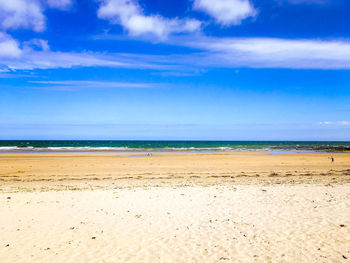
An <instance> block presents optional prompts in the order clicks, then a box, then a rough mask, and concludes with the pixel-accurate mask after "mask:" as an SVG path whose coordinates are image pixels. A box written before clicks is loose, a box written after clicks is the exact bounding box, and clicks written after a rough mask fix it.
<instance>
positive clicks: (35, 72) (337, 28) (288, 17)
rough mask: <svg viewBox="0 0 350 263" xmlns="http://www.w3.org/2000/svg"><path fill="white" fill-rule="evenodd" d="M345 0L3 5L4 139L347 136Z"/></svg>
mask: <svg viewBox="0 0 350 263" xmlns="http://www.w3.org/2000/svg"><path fill="white" fill-rule="evenodd" d="M349 17H350V1H348V0H215V1H214V0H177V1H161V0H152V1H151V0H138V1H137V0H11V1H8V0H0V139H66V140H67V139H72V140H78V139H81V140H85V139H86V140H89V139H96V140H316V141H317V140H337V141H338V140H340V141H349V140H350V88H349V83H350V71H349V70H350V30H349V28H350V19H349Z"/></svg>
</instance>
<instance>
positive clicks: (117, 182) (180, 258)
mask: <svg viewBox="0 0 350 263" xmlns="http://www.w3.org/2000/svg"><path fill="white" fill-rule="evenodd" d="M335 161H336V162H335V164H333V165H332V164H330V160H329V159H328V155H327V154H280V155H270V154H266V153H216V154H190V153H171V154H169V153H162V154H156V155H155V156H153V157H147V156H145V155H144V154H135V153H133V154H130V153H129V154H125V153H124V154H107V153H106V154H104V153H103V154H101V153H88V154H83V153H76V154H72V153H70V154H58V153H55V154H20V155H19V154H12V155H7V154H6V155H5V154H2V155H0V233H1V234H0V262H348V261H349V259H350V155H347V154H337V155H335Z"/></svg>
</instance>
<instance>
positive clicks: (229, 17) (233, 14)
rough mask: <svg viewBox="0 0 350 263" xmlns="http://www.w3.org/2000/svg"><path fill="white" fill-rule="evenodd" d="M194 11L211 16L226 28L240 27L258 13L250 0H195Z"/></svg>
mask: <svg viewBox="0 0 350 263" xmlns="http://www.w3.org/2000/svg"><path fill="white" fill-rule="evenodd" d="M193 9H195V10H200V11H203V12H205V13H207V14H209V15H210V16H212V17H214V18H215V20H216V22H217V23H219V24H222V25H224V26H229V25H239V24H240V23H241V22H242V20H244V19H246V18H248V17H254V16H255V15H256V13H257V11H256V10H255V9H254V7H253V5H252V4H251V3H250V1H249V0H214V1H213V0H195V1H194V4H193Z"/></svg>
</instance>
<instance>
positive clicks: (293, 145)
mask: <svg viewBox="0 0 350 263" xmlns="http://www.w3.org/2000/svg"><path fill="white" fill-rule="evenodd" d="M339 150H341V151H344V150H345V151H350V142H330V141H329V142H326V141H324V142H307V141H300V142H297V141H32V140H21V141H18V140H15V141H10V140H2V141H1V140H0V152H95V151H101V152H109V151H112V152H141V151H165V152H171V151H202V152H208V151H209V152H213V151H339Z"/></svg>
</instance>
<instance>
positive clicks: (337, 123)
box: [319, 121, 350, 126]
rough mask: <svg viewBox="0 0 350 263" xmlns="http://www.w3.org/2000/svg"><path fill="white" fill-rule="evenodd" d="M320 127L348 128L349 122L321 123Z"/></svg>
mask: <svg viewBox="0 0 350 263" xmlns="http://www.w3.org/2000/svg"><path fill="white" fill-rule="evenodd" d="M319 124H320V125H322V126H350V121H322V122H320V123H319Z"/></svg>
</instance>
